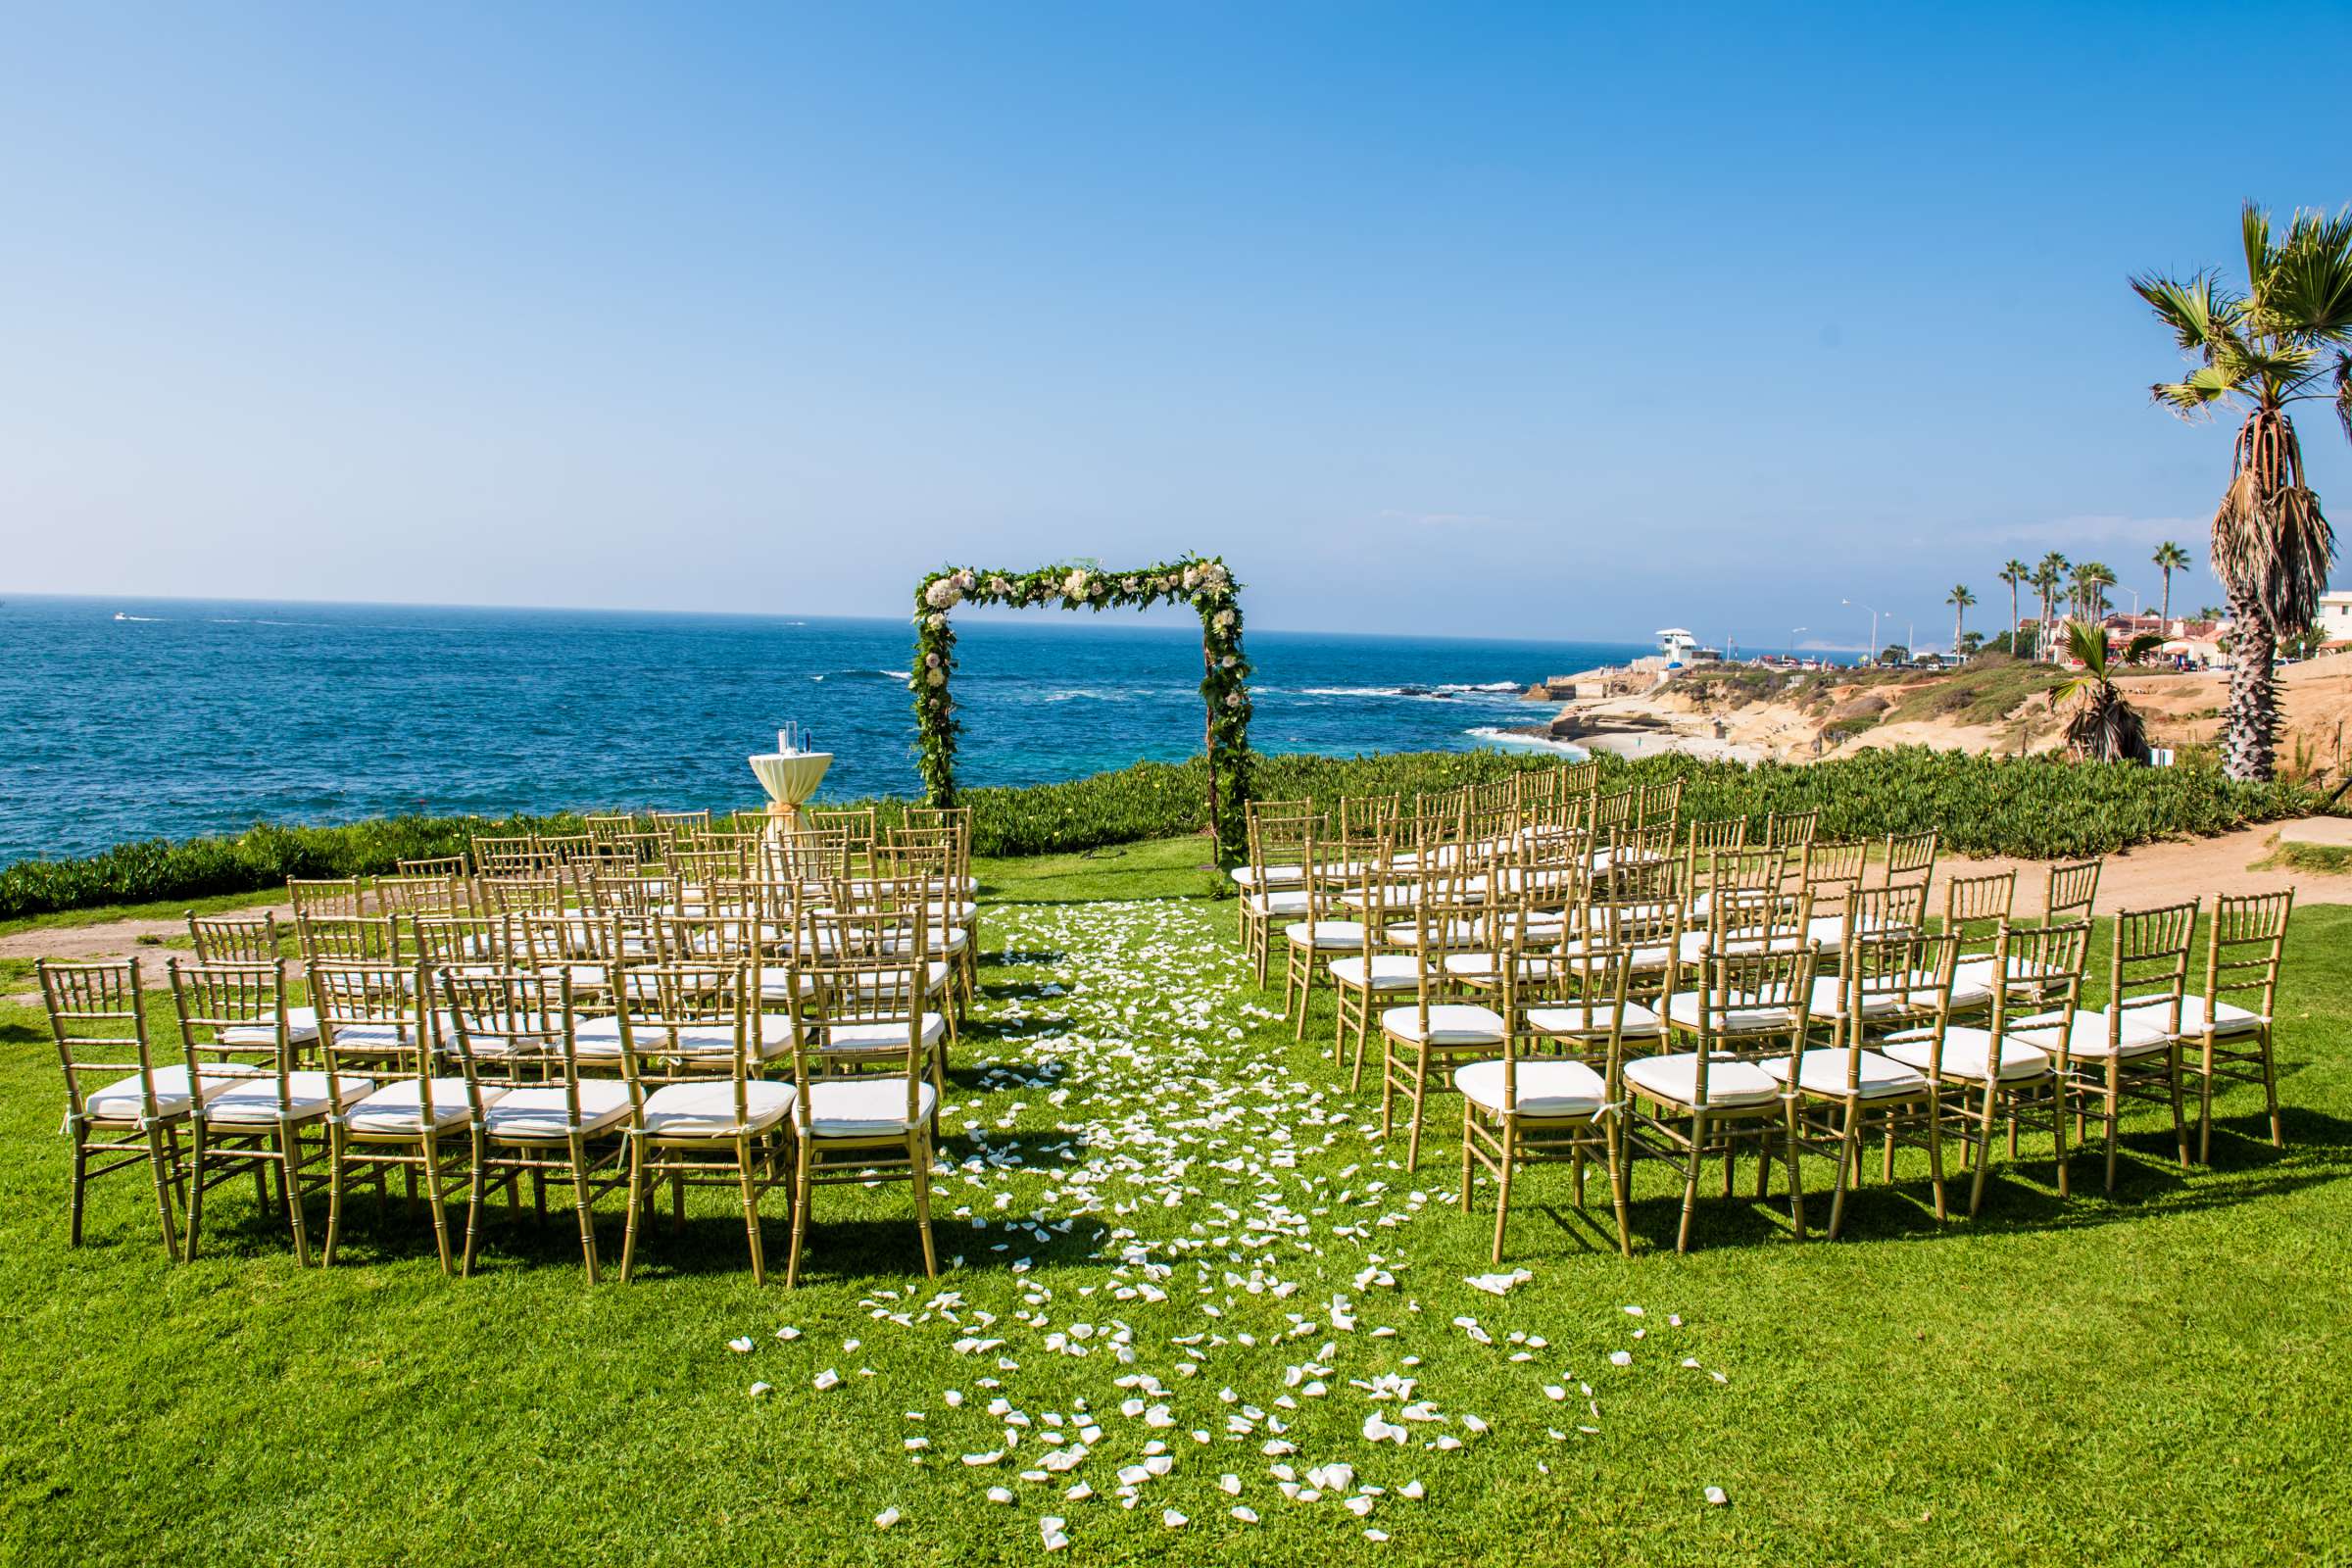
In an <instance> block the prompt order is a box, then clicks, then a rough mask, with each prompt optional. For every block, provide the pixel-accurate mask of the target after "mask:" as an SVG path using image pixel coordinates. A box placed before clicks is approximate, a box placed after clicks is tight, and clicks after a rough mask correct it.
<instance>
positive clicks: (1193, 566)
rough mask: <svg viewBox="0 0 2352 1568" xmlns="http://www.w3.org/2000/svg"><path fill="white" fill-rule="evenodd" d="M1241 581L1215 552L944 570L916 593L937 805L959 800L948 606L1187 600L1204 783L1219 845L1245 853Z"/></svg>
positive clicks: (920, 697)
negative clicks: (1194, 628) (1202, 727)
mask: <svg viewBox="0 0 2352 1568" xmlns="http://www.w3.org/2000/svg"><path fill="white" fill-rule="evenodd" d="M1241 586H1242V585H1241V584H1240V583H1238V582H1236V581H1234V578H1233V573H1232V571H1231V570H1230V569H1229V568H1228V567H1227V566H1226V564H1225V561H1224V558H1223V557H1221V556H1189V555H1188V556H1185V557H1183V558H1182V559H1180V560H1176V561H1163V562H1161V563H1160V564H1157V565H1154V566H1146V567H1143V568H1141V569H1139V570H1135V571H1105V570H1103V568H1102V566H1101V565H1100V564H1096V563H1093V562H1078V563H1071V564H1062V565H1054V566H1041V567H1039V568H1038V569H1037V570H1035V571H1026V572H1017V571H986V572H984V571H980V570H978V569H976V568H974V567H971V566H953V567H942V568H941V569H939V570H938V571H934V572H932V573H931V574H930V575H928V576H926V577H925V578H924V579H923V580H922V582H921V583H920V584H919V585H918V586H917V587H916V589H915V591H914V626H915V633H914V655H915V660H914V668H913V672H912V673H911V674H910V675H909V676H908V677H907V688H908V689H909V690H910V691H912V692H913V693H914V712H915V724H916V728H917V740H916V761H915V765H916V768H917V770H918V771H919V772H920V773H921V774H922V779H923V789H924V792H925V795H926V797H927V798H928V799H929V801H930V802H931V804H932V805H934V806H954V805H957V804H959V800H958V796H957V794H956V736H957V735H958V734H960V733H961V732H962V728H963V726H962V724H961V722H960V721H959V720H957V718H956V702H955V698H954V697H953V696H952V695H950V686H949V683H950V680H951V678H952V677H953V675H954V674H955V670H956V631H955V628H954V626H953V625H951V624H950V622H949V620H948V612H950V611H951V610H954V609H955V608H956V606H957V605H959V604H964V603H967V602H968V603H971V604H979V605H1003V606H1007V607H1011V608H1016V609H1038V608H1043V607H1045V606H1048V605H1059V606H1060V607H1061V608H1062V609H1064V610H1110V609H1114V608H1127V609H1135V610H1148V609H1150V608H1151V607H1152V606H1153V605H1158V604H1187V605H1191V606H1192V607H1193V608H1194V609H1195V610H1197V611H1199V612H1200V614H1201V701H1202V702H1203V703H1204V704H1206V705H1207V708H1208V725H1207V752H1206V756H1207V762H1206V764H1205V765H1206V767H1207V769H1208V773H1209V776H1208V778H1207V779H1206V780H1204V781H1203V782H1204V786H1205V788H1206V789H1207V790H1208V791H1210V792H1212V796H1211V799H1210V805H1209V814H1210V818H1211V821H1212V823H1213V825H1214V826H1215V827H1216V830H1217V840H1218V851H1219V854H1220V855H1221V856H1222V857H1223V858H1225V859H1227V860H1238V859H1239V858H1241V857H1242V856H1243V855H1245V854H1246V853H1248V850H1249V842H1248V837H1247V831H1246V828H1245V825H1244V818H1243V811H1242V803H1243V802H1245V801H1247V800H1248V799H1250V684H1249V682H1250V662H1249V661H1248V660H1247V659H1245V658H1244V657H1243V655H1242V610H1241V605H1240V603H1239V596H1240V592H1241Z"/></svg>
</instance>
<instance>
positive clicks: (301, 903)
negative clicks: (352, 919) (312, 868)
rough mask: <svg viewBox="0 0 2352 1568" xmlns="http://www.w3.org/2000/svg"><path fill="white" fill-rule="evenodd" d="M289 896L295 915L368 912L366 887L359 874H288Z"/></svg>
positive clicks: (287, 889) (359, 913)
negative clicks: (295, 875) (315, 875)
mask: <svg viewBox="0 0 2352 1568" xmlns="http://www.w3.org/2000/svg"><path fill="white" fill-rule="evenodd" d="M286 898H287V899H288V900H289V901H290V902H291V903H292V904H293V906H294V917H295V918H296V919H300V918H302V917H303V916H304V915H306V914H322V915H344V916H356V915H362V914H366V913H367V912H368V900H367V894H366V890H365V888H363V887H362V885H361V883H360V879H359V878H358V877H288V878H287V879H286Z"/></svg>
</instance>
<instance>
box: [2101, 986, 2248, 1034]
mask: <svg viewBox="0 0 2352 1568" xmlns="http://www.w3.org/2000/svg"><path fill="white" fill-rule="evenodd" d="M2171 1021H2172V1010H2171V1004H2170V1003H2169V1002H2158V1003H2152V1004H2149V1005H2145V1006H2129V1005H2128V1006H2126V1007H2125V1008H2124V1026H2125V1027H2126V1028H2127V1029H2129V1028H2130V1027H2131V1025H2133V1024H2134V1023H2141V1022H2144V1023H2145V1024H2146V1025H2147V1026H2148V1027H2149V1028H2150V1029H2157V1030H2161V1029H2162V1028H2163V1027H2164V1026H2165V1025H2166V1024H2167V1023H2170V1022H2171ZM2270 1021H2271V1020H2270V1019H2268V1018H2266V1017H2264V1016H2263V1015H2262V1014H2261V1013H2259V1012H2255V1011H2253V1010H2251V1009H2250V1008H2246V1007H2241V1006H2238V1005H2235V1004H2234V1003H2229V1002H2225V1003H2223V1004H2222V1005H2220V1006H2218V1007H2216V1008H2214V1009H2213V1032H2214V1033H2215V1034H2216V1035H2219V1036H2221V1037H2223V1038H2225V1039H2226V1038H2228V1037H2229V1036H2231V1035H2250V1034H2256V1033H2259V1032H2260V1031H2261V1029H2262V1026H2263V1025H2264V1024H2266V1023H2269V1022H2270ZM2204 1037H2205V999H2204V998H2203V997H2200V996H2198V995H2196V994H2195V993H2193V992H2192V993H2190V994H2189V995H2187V996H2184V997H2182V998H2181V999H2180V1038H2181V1039H2182V1040H2202V1039H2203V1038H2204Z"/></svg>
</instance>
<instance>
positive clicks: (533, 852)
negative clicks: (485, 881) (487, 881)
mask: <svg viewBox="0 0 2352 1568" xmlns="http://www.w3.org/2000/svg"><path fill="white" fill-rule="evenodd" d="M554 865H555V858H554V857H553V856H552V855H550V854H549V853H548V852H547V851H545V850H543V849H541V848H540V846H539V841H538V840H537V839H535V838H533V837H532V836H531V835H530V834H528V833H523V834H517V835H515V836H512V837H506V838H476V839H474V840H473V869H474V874H475V875H477V876H481V877H510V876H533V875H536V874H538V873H541V872H544V871H547V870H550V869H552V868H553V867H554Z"/></svg>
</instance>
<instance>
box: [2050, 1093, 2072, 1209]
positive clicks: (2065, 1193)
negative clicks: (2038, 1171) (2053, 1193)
mask: <svg viewBox="0 0 2352 1568" xmlns="http://www.w3.org/2000/svg"><path fill="white" fill-rule="evenodd" d="M2053 1094H2055V1091H2053ZM2050 1146H2051V1148H2053V1149H2054V1150H2056V1151H2057V1157H2058V1196H2059V1197H2060V1198H2072V1197H2073V1196H2074V1188H2073V1185H2072V1183H2073V1178H2072V1176H2071V1175H2070V1174H2069V1170H2068V1165H2069V1159H2068V1154H2067V1148H2066V1107H2065V1105H2064V1104H2063V1103H2060V1102H2059V1101H2057V1100H2055V1099H2053V1100H2052V1101H2051V1103H2050Z"/></svg>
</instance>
